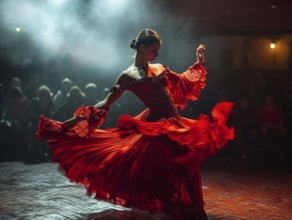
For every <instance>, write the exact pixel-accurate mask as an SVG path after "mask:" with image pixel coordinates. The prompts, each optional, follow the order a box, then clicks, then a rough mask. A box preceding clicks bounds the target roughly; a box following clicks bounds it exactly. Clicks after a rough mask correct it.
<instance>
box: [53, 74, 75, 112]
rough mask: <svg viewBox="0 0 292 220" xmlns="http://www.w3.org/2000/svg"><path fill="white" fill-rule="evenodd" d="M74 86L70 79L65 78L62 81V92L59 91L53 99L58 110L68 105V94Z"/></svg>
mask: <svg viewBox="0 0 292 220" xmlns="http://www.w3.org/2000/svg"><path fill="white" fill-rule="evenodd" d="M72 86H73V83H72V81H71V80H70V79H69V78H65V79H63V80H62V82H61V85H60V90H58V91H57V93H56V94H55V96H54V97H53V102H54V104H55V108H56V109H58V108H59V107H60V106H61V105H63V104H65V103H67V101H68V99H67V98H68V97H67V93H68V92H69V90H70V89H71V87H72Z"/></svg>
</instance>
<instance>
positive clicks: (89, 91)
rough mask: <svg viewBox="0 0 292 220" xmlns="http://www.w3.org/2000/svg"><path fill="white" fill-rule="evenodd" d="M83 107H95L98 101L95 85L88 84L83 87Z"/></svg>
mask: <svg viewBox="0 0 292 220" xmlns="http://www.w3.org/2000/svg"><path fill="white" fill-rule="evenodd" d="M85 95H86V97H85V103H84V104H85V105H95V104H96V103H98V102H99V101H100V100H99V99H98V93H97V86H96V84H95V83H88V84H87V85H86V86H85Z"/></svg>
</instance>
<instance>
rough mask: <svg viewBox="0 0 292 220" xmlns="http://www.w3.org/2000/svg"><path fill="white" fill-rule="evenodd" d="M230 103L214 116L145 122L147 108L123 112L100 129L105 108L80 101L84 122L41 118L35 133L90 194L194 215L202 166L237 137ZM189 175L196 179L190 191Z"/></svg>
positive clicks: (200, 210)
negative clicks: (70, 125) (115, 121)
mask: <svg viewBox="0 0 292 220" xmlns="http://www.w3.org/2000/svg"><path fill="white" fill-rule="evenodd" d="M232 107H233V104H232V103H230V102H221V103H218V104H217V105H216V106H215V107H214V108H213V110H212V117H213V120H212V121H211V120H210V118H209V117H208V116H205V115H202V116H200V117H199V118H198V119H197V120H193V119H189V118H184V117H180V119H176V118H168V119H162V120H160V121H158V122H147V121H145V119H146V117H147V115H148V113H149V109H146V110H144V111H143V112H142V113H141V114H139V115H137V116H136V117H131V116H129V115H122V116H121V117H120V118H119V120H118V126H117V127H116V128H109V129H103V130H102V129H96V127H97V126H99V125H101V124H102V121H103V120H104V119H105V117H106V111H105V110H103V109H95V108H93V107H92V106H89V107H85V106H82V107H80V108H79V109H78V110H77V111H76V113H75V116H76V115H79V116H82V117H86V118H87V120H86V121H81V122H79V123H78V124H77V125H76V126H75V127H73V128H71V129H69V130H66V129H65V128H64V126H63V123H61V122H58V121H54V120H50V119H47V118H45V117H41V119H40V122H39V131H38V132H37V136H38V138H40V139H48V143H49V149H50V151H51V156H52V160H53V161H55V162H57V163H59V166H60V169H61V170H62V171H63V172H64V174H65V175H66V177H67V178H68V179H70V180H71V181H73V182H76V183H80V184H83V185H84V186H85V187H86V188H87V195H88V196H91V195H95V198H96V199H98V200H104V201H108V202H111V203H114V204H117V205H122V206H125V207H136V208H139V209H144V210H162V211H166V210H167V209H172V211H174V209H184V207H187V208H190V210H192V212H193V213H192V214H202V213H204V210H203V199H202V189H201V188H202V185H201V179H200V169H199V166H200V164H201V162H202V161H203V160H204V159H205V158H206V157H208V156H211V155H214V154H215V152H216V150H217V149H220V148H221V147H222V146H224V145H226V144H227V141H228V140H230V139H233V136H234V131H233V128H229V127H227V126H226V121H227V119H228V116H229V114H230V112H231V110H232ZM186 178H187V179H189V180H190V181H189V182H190V183H192V186H191V187H192V188H193V190H194V193H193V194H192V195H191V194H190V193H189V192H188V190H187V188H188V186H187V181H185V179H186ZM194 197H195V198H194ZM194 203H195V204H194ZM180 212H181V211H180Z"/></svg>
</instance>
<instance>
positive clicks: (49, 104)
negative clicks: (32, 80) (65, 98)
mask: <svg viewBox="0 0 292 220" xmlns="http://www.w3.org/2000/svg"><path fill="white" fill-rule="evenodd" d="M52 98H53V93H52V92H51V90H50V88H49V87H48V86H46V85H41V86H40V87H39V88H38V90H37V94H36V97H35V98H33V99H32V100H31V103H30V108H29V118H30V121H31V122H32V123H33V124H34V125H37V123H38V121H39V119H40V116H41V115H44V116H46V117H51V116H52V115H53V113H54V111H55V106H54V102H53V100H52Z"/></svg>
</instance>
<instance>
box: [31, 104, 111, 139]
mask: <svg viewBox="0 0 292 220" xmlns="http://www.w3.org/2000/svg"><path fill="white" fill-rule="evenodd" d="M106 115H107V110H106V109H97V108H95V107H94V106H84V105H82V106H80V107H79V108H78V109H77V110H76V111H75V112H74V114H73V116H74V117H81V118H84V119H85V120H82V121H79V122H78V123H77V124H76V125H75V126H73V127H72V128H67V127H66V126H65V125H64V123H63V122H59V121H55V120H51V119H48V118H46V117H44V116H41V118H40V121H39V128H38V131H37V133H36V135H37V137H38V138H39V139H52V138H57V137H60V136H63V137H65V136H69V137H82V138H87V137H91V135H92V133H93V132H94V130H95V129H96V128H97V127H100V126H101V125H102V124H103V122H104V120H105V118H106Z"/></svg>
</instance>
